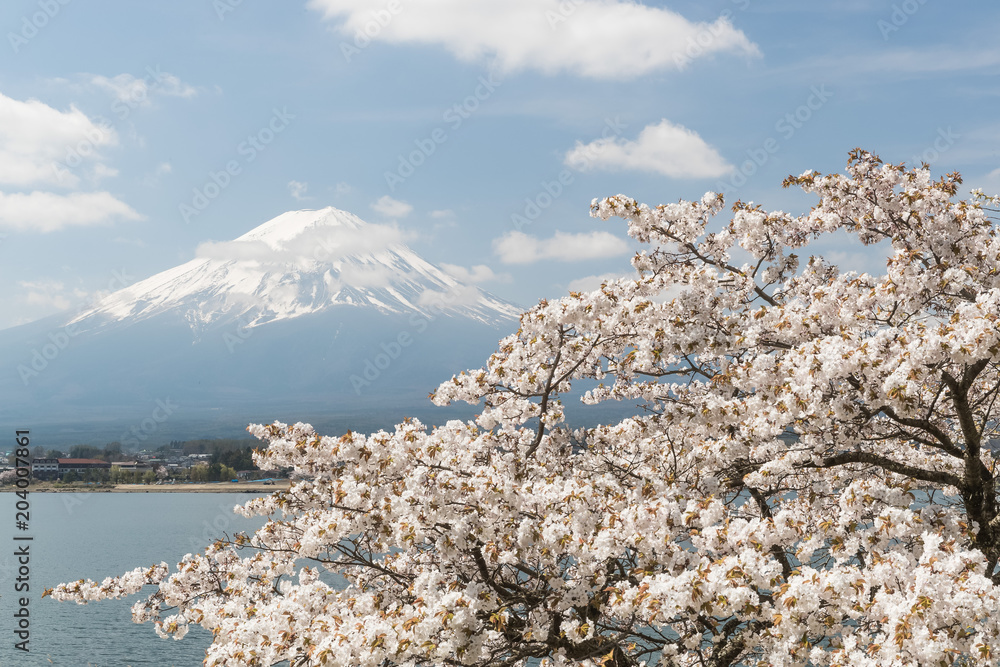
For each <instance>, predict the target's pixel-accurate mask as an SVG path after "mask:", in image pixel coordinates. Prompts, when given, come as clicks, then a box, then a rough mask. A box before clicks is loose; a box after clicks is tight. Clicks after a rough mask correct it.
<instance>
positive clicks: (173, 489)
mask: <svg viewBox="0 0 1000 667" xmlns="http://www.w3.org/2000/svg"><path fill="white" fill-rule="evenodd" d="M289 486H291V483H290V482H289V481H288V480H287V479H282V480H278V481H276V482H275V483H274V484H263V483H261V482H207V483H205V484H116V485H114V486H111V485H102V486H96V485H95V486H85V485H81V486H65V485H60V486H55V485H54V484H51V483H43V484H32V485H31V486H29V487H28V488H27V489H26V490H27V491H28V492H29V493H272V492H274V491H284V490H287V489H288V487H289ZM21 490H25V489H18V488H17V487H16V486H13V485H12V486H9V487H7V486H5V487H4V488H2V489H0V493H14V492H15V491H21Z"/></svg>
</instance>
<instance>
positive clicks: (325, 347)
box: [0, 208, 521, 447]
mask: <svg viewBox="0 0 1000 667" xmlns="http://www.w3.org/2000/svg"><path fill="white" fill-rule="evenodd" d="M404 241H405V238H404V237H403V234H402V233H401V232H400V231H399V230H397V229H395V228H394V227H389V226H385V225H372V224H366V223H365V222H363V221H362V220H361V219H359V218H358V217H356V216H354V215H352V214H350V213H346V212H344V211H339V210H337V209H333V208H327V209H323V210H319V211H293V212H289V213H285V214H283V215H280V216H278V217H276V218H274V219H273V220H270V221H268V222H266V223H264V224H262V225H260V226H258V227H256V228H255V229H253V230H251V231H249V232H247V233H246V234H244V235H242V236H240V237H239V238H237V239H235V240H232V241H225V242H214V243H212V242H210V243H204V244H202V245H201V246H200V247H199V248H198V251H197V253H196V254H197V256H196V258H195V259H192V260H191V261H189V262H186V263H184V264H182V265H180V266H177V267H175V268H172V269H169V270H167V271H163V272H161V273H158V274H156V275H154V276H151V277H149V278H146V279H144V280H141V281H139V282H136V283H134V284H132V285H129V286H127V287H125V288H124V289H120V290H118V291H117V292H114V293H112V294H110V295H108V296H107V297H105V298H104V299H102V300H101V301H99V302H98V303H97V304H96V305H95V306H94V307H93V308H90V309H89V310H87V311H85V312H82V313H79V314H77V315H76V316H72V317H70V316H53V317H50V318H47V319H45V320H40V321H38V322H34V323H31V324H26V325H23V326H20V327H15V328H13V329H7V330H5V331H0V420H4V419H8V420H12V421H16V422H17V423H30V424H35V427H36V428H40V429H48V430H47V431H45V430H43V431H41V432H40V435H43V436H44V437H47V438H49V439H50V440H52V441H53V442H55V441H56V440H58V439H60V438H63V439H66V438H75V437H77V436H76V434H78V433H80V432H81V431H79V428H80V427H82V426H85V425H86V424H91V425H93V424H95V423H99V424H100V425H101V428H102V429H104V431H102V433H103V435H102V436H93V437H92V438H91V440H93V439H99V437H103V438H104V441H105V442H107V441H109V440H113V439H119V440H122V441H123V442H124V441H126V440H127V441H128V443H127V444H128V445H130V446H132V447H135V446H137V444H140V443H145V442H146V441H147V439H148V440H149V441H150V442H153V441H158V440H162V439H163V438H167V440H169V439H172V438H175V437H176V438H177V439H180V438H184V437H200V436H198V433H203V434H204V435H217V434H219V433H220V429H221V432H225V433H230V434H231V433H233V432H236V433H239V432H240V430H241V429H242V428H243V427H245V426H246V424H247V423H248V422H250V421H256V422H261V421H264V422H267V421H272V420H274V419H280V420H282V421H289V422H292V421H299V420H302V421H309V422H312V423H314V424H316V425H317V426H319V425H321V424H323V423H327V424H330V423H337V424H341V423H343V424H345V425H346V426H345V427H344V428H366V426H365V425H364V424H367V425H368V426H371V425H373V424H376V425H378V426H380V427H381V426H387V425H390V424H391V423H395V422H394V421H392V420H396V419H398V418H401V417H402V416H404V415H408V416H420V417H422V418H424V419H426V420H432V421H433V420H438V419H443V418H447V417H448V415H449V414H451V415H454V414H455V413H454V412H450V413H449V412H447V411H444V412H442V411H440V410H439V409H437V408H434V407H433V406H431V405H430V404H429V403H428V402H427V399H426V397H427V394H428V392H430V391H433V390H434V388H435V387H436V386H437V384H438V383H440V382H442V381H444V380H447V379H448V378H449V377H451V375H453V374H455V373H458V372H460V371H462V370H465V369H469V368H478V367H480V366H482V365H483V364H484V363H485V362H486V360H487V359H488V357H489V355H490V353H491V352H493V351H494V350H495V349H496V345H497V341H498V340H499V339H500V338H502V337H504V336H505V335H507V334H509V333H511V332H513V331H515V330H516V329H517V315H518V314H519V313H520V312H521V310H520V309H519V308H517V307H516V306H514V305H512V304H510V303H507V302H505V301H503V300H501V299H499V298H497V297H495V296H492V295H490V294H488V293H486V292H484V291H482V290H480V289H478V288H477V287H475V286H473V285H469V284H464V283H463V282H461V281H460V280H458V279H456V278H455V277H454V276H452V275H450V274H448V273H447V272H445V271H443V270H442V269H440V268H438V267H436V266H434V265H433V264H431V263H429V262H427V261H425V260H423V259H421V258H420V257H419V256H418V255H417V254H416V253H414V252H413V251H412V250H410V249H408V248H407V247H406V246H405V245H404ZM163 404H170V405H176V406H178V407H177V408H176V410H173V411H172V413H171V414H170V415H169V418H168V419H166V420H165V421H162V422H161V421H157V419H159V416H158V415H162V413H163V410H160V411H159V412H157V411H156V409H157V406H160V405H163ZM435 410H438V411H437V412H434V411H435ZM150 415H154V416H155V419H154V418H152V417H150ZM373 415H376V416H377V417H378V420H381V421H378V420H376V421H374V422H373V421H372V419H373ZM337 419H342V420H343V422H341V421H336V420H337ZM358 419H362V420H367V421H363V423H362V424H359V423H357V420H358ZM331 420H333V421H331ZM192 423H194V424H200V425H202V426H198V427H197V429H192V427H190V426H184V427H183V428H182V426H183V425H184V424H188V425H190V424H192ZM438 423H439V422H438ZM59 424H62V426H59V427H58V428H57V425H59ZM206 424H207V425H206ZM130 427H135V428H140V431H139V432H138V433H137V434H136V432H135V431H133V430H130ZM338 428H339V427H338ZM117 429H120V431H118V430H117ZM150 429H151V430H150ZM203 429H204V430H203ZM130 433H131V434H132V435H129V434H130ZM33 434H34V431H33Z"/></svg>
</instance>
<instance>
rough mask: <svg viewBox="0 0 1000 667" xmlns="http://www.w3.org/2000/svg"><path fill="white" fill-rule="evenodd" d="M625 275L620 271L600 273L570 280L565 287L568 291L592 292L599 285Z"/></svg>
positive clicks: (598, 287)
mask: <svg viewBox="0 0 1000 667" xmlns="http://www.w3.org/2000/svg"><path fill="white" fill-rule="evenodd" d="M624 277H625V276H624V275H622V274H620V273H602V274H601V275H599V276H586V277H584V278H577V279H576V280H573V281H570V284H569V285H567V289H568V290H569V291H570V292H593V291H595V290H597V289H600V287H601V285H603V284H604V283H606V282H610V281H612V280H618V279H619V278H624Z"/></svg>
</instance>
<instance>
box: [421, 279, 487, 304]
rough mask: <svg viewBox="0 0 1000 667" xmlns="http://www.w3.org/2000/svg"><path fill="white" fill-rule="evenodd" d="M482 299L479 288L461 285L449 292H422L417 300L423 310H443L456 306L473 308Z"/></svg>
mask: <svg viewBox="0 0 1000 667" xmlns="http://www.w3.org/2000/svg"><path fill="white" fill-rule="evenodd" d="M480 299H482V294H481V293H480V292H479V288H478V287H474V286H472V285H461V286H459V287H456V288H453V289H450V290H448V291H447V292H438V291H435V290H426V291H424V292H421V294H420V296H419V297H418V298H417V305H418V306H421V307H423V308H433V309H442V310H443V309H445V308H454V307H455V306H472V305H475V304H476V303H478V302H479V301H480Z"/></svg>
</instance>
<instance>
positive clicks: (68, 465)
mask: <svg viewBox="0 0 1000 667" xmlns="http://www.w3.org/2000/svg"><path fill="white" fill-rule="evenodd" d="M90 470H111V464H110V463H108V462H107V461H101V460H100V459H32V460H31V476H32V477H33V478H34V479H38V480H42V479H62V478H63V477H65V476H66V475H68V474H70V473H71V472H73V473H76V474H77V475H84V474H86V473H87V472H88V471H90Z"/></svg>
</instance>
